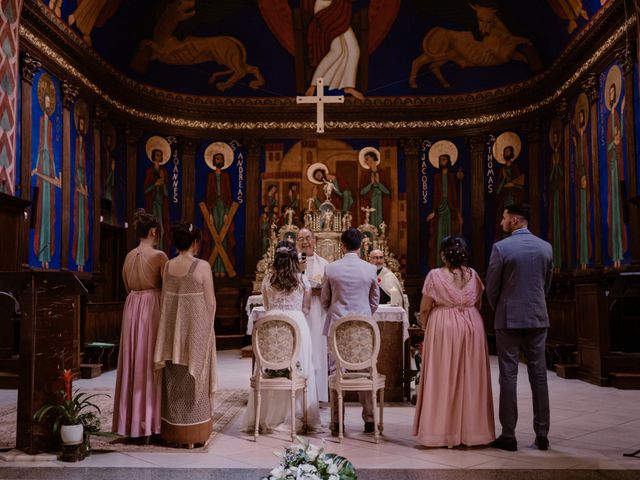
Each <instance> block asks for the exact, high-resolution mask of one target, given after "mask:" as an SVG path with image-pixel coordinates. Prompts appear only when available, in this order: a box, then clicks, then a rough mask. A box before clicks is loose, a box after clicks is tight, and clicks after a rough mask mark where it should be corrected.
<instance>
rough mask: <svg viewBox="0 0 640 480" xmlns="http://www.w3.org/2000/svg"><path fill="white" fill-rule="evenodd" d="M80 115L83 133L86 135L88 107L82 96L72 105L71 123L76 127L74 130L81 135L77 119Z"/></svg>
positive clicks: (87, 129)
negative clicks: (82, 122) (82, 121)
mask: <svg viewBox="0 0 640 480" xmlns="http://www.w3.org/2000/svg"><path fill="white" fill-rule="evenodd" d="M80 117H83V118H84V134H85V135H86V134H87V132H88V131H89V107H88V106H87V102H85V101H84V100H83V99H82V98H79V99H78V100H77V101H76V103H75V105H74V106H73V124H74V125H75V127H76V132H77V133H78V134H79V135H82V134H81V133H80V130H79V128H78V121H79V119H80Z"/></svg>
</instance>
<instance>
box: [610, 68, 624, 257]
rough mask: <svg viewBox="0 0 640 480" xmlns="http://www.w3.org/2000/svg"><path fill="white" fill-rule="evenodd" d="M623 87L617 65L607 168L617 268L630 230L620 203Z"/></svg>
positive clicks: (612, 84) (612, 250)
mask: <svg viewBox="0 0 640 480" xmlns="http://www.w3.org/2000/svg"><path fill="white" fill-rule="evenodd" d="M621 87H622V72H621V70H620V67H618V66H617V65H614V66H613V67H612V68H611V69H610V70H609V73H608V74H607V79H606V82H605V94H606V97H605V106H606V108H607V110H609V112H610V114H609V119H608V122H607V167H608V169H607V170H608V187H609V188H608V190H607V191H608V194H609V195H608V196H609V198H608V202H607V206H608V208H607V224H608V225H609V255H610V257H611V260H612V261H613V267H614V268H620V266H621V263H622V259H623V257H624V253H625V251H626V250H627V232H626V228H625V225H624V221H623V219H622V206H621V205H620V200H621V198H620V182H621V181H623V180H624V163H623V156H622V132H623V129H624V123H622V121H621V119H620V118H621V116H622V114H624V101H623V102H622V107H621V109H620V113H618V111H617V110H616V107H617V106H618V103H619V102H620V96H619V93H618V92H620V91H621Z"/></svg>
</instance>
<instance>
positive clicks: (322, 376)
mask: <svg viewBox="0 0 640 480" xmlns="http://www.w3.org/2000/svg"><path fill="white" fill-rule="evenodd" d="M296 247H297V248H298V252H301V253H304V254H305V255H306V260H305V261H303V262H301V263H300V268H301V269H302V271H303V273H304V276H305V277H307V280H309V282H310V283H311V286H312V289H311V294H312V295H311V307H310V309H309V313H308V314H307V323H308V324H309V330H310V331H311V341H312V342H313V365H314V367H315V374H316V386H317V388H318V400H320V401H321V402H328V401H329V393H328V392H329V366H328V360H327V358H328V357H327V337H325V336H324V335H323V334H322V331H323V329H324V323H325V318H326V316H327V311H326V310H325V309H324V308H323V307H322V304H321V302H320V290H321V284H322V280H323V278H324V269H325V267H326V266H327V264H328V263H329V262H327V261H326V260H325V259H324V258H322V257H321V256H320V255H318V254H317V253H315V247H316V239H315V237H314V235H313V232H311V231H310V230H309V229H307V228H302V229H300V231H299V232H298V237H297V238H296Z"/></svg>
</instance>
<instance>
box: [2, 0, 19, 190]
mask: <svg viewBox="0 0 640 480" xmlns="http://www.w3.org/2000/svg"><path fill="white" fill-rule="evenodd" d="M21 8H22V0H0V45H2V46H3V48H0V112H2V114H1V116H0V192H2V193H8V194H10V195H15V191H16V131H17V122H18V119H17V112H18V24H19V22H20V10H21Z"/></svg>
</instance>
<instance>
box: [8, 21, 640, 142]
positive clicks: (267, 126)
mask: <svg viewBox="0 0 640 480" xmlns="http://www.w3.org/2000/svg"><path fill="white" fill-rule="evenodd" d="M635 21H636V16H635V15H632V16H631V17H630V18H629V19H627V21H626V22H625V23H624V24H623V25H621V26H620V27H619V28H618V29H617V30H616V31H615V33H614V34H613V35H611V36H610V37H609V38H608V39H607V40H606V41H605V42H604V43H603V44H602V45H601V46H600V48H598V50H596V52H595V53H594V54H593V55H592V56H591V57H590V58H589V59H588V60H587V61H586V62H584V63H583V64H582V65H581V66H580V68H578V70H576V72H575V73H574V74H573V75H572V76H571V77H570V78H569V79H568V80H566V81H565V82H564V83H563V84H562V85H561V86H560V88H558V89H557V90H556V91H555V92H554V93H553V94H552V95H549V96H548V97H546V98H544V99H543V100H541V101H539V102H536V103H534V104H531V105H529V106H527V107H523V108H517V109H513V110H507V111H504V112H501V113H496V114H488V115H480V116H475V117H465V118H456V119H446V120H424V121H420V120H415V121H382V122H375V121H374V122H360V121H359V122H351V121H328V122H325V126H326V127H327V128H328V129H330V130H333V129H336V130H337V129H341V130H356V129H370V128H375V129H386V130H397V129H409V130H411V129H425V128H448V127H471V126H481V125H484V124H487V123H491V122H496V121H500V120H506V119H509V118H513V117H518V116H522V115H526V114H530V113H533V112H535V111H536V110H539V109H541V108H544V107H546V106H548V105H549V104H551V103H552V102H553V101H555V100H557V99H558V98H560V97H561V96H562V95H563V93H564V92H565V91H566V90H567V89H568V88H570V87H571V86H572V85H573V84H574V83H575V82H576V81H577V80H578V79H579V78H580V77H581V76H582V75H584V74H585V72H587V71H588V70H589V69H590V68H591V67H592V66H593V65H594V64H595V63H596V62H597V61H598V60H600V58H601V57H602V56H603V55H604V54H605V53H606V52H607V51H608V50H610V49H611V48H612V47H613V45H614V44H615V43H616V42H618V41H619V40H620V38H621V37H622V36H623V35H625V33H626V31H627V30H629V29H631V28H633V27H634V25H635ZM20 36H21V38H22V39H24V40H26V41H27V42H29V43H30V44H31V45H33V46H34V47H35V48H36V49H38V51H40V52H41V53H42V54H43V55H45V56H46V57H48V58H49V59H51V60H52V61H54V62H55V63H56V64H57V65H58V66H59V67H60V68H61V69H63V70H64V71H66V72H67V73H68V74H69V75H70V76H72V77H74V78H75V79H76V80H78V81H79V82H80V83H82V84H83V85H84V86H85V87H86V88H88V89H89V90H91V91H92V92H93V93H95V94H96V95H98V96H100V97H101V98H102V99H103V100H104V102H105V103H107V104H108V105H110V106H111V107H113V108H115V109H116V110H119V111H120V112H123V113H126V114H128V115H131V116H133V117H137V118H141V119H144V120H147V121H151V122H155V123H158V124H164V125H168V126H177V127H183V128H190V129H198V130H294V129H312V128H313V129H314V128H315V122H275V121H272V122H218V121H205V120H193V119H185V118H180V117H174V116H166V115H160V114H155V113H151V112H147V111H143V110H140V109H137V108H133V107H130V106H127V105H125V104H124V103H122V102H120V101H118V100H116V99H114V98H112V97H110V96H109V95H107V94H106V93H105V92H104V91H103V90H102V89H101V88H100V87H98V86H97V85H96V84H95V83H93V82H92V81H91V80H89V79H88V78H87V77H86V76H85V75H84V74H82V73H81V72H80V71H78V69H77V68H75V67H74V66H73V65H71V64H70V63H69V62H68V61H67V60H66V59H65V58H63V57H62V56H60V55H59V54H58V53H57V52H55V51H54V50H53V49H52V48H51V47H50V46H49V45H48V43H47V42H46V41H43V40H42V39H41V38H40V37H38V36H37V35H36V34H34V33H33V32H32V31H31V30H29V29H28V28H27V27H25V26H24V25H20ZM505 90H506V89H505ZM520 90H522V87H521V86H520V85H518V89H517V91H520ZM175 96H176V97H180V95H175ZM228 100H230V102H229V103H228V104H229V105H234V104H236V103H234V102H233V100H234V99H228ZM283 100H287V101H289V102H291V103H292V101H293V99H290V98H285V99H283ZM373 100H375V99H373ZM389 100H391V101H389ZM444 100H446V99H444ZM380 101H381V103H380V105H398V104H403V105H407V103H406V99H402V98H400V99H397V100H394V99H387V100H385V99H380ZM398 102H400V103H398ZM444 103H448V102H446V101H444ZM275 104H276V103H275V102H274V105H275Z"/></svg>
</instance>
